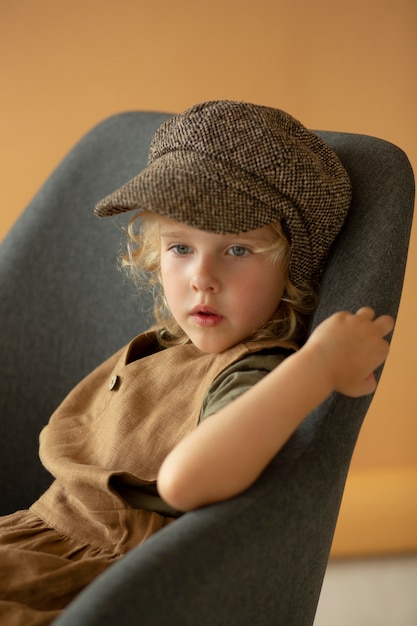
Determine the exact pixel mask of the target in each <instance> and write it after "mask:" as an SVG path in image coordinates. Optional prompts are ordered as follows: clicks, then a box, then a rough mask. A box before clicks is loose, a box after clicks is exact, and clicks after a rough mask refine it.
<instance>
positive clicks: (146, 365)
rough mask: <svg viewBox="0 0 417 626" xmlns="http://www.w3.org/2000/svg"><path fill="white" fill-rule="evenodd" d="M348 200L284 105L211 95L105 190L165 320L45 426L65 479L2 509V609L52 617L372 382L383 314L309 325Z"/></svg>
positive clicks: (384, 327) (56, 471)
mask: <svg viewBox="0 0 417 626" xmlns="http://www.w3.org/2000/svg"><path fill="white" fill-rule="evenodd" d="M349 203H350V183H349V179H348V176H347V173H346V172H345V170H344V168H343V166H342V165H341V163H340V161H339V160H338V158H337V156H336V155H335V154H334V153H333V152H332V150H331V149H330V148H329V147H328V146H327V144H325V143H324V142H323V141H322V140H321V139H320V138H318V137H317V136H315V135H314V134H313V133H311V132H309V131H308V130H307V129H306V128H305V127H304V126H302V125H301V124H300V123H299V122H297V121H296V120H294V119H293V118H292V117H290V116H289V115H287V114H286V113H284V112H282V111H279V110H276V109H272V108H268V107H262V106H257V105H252V104H247V103H239V102H229V101H216V102H207V103H203V104H201V105H196V106H194V107H192V108H191V109H189V110H187V111H186V112H185V113H183V114H181V115H177V116H174V117H173V118H172V119H170V120H169V121H168V122H167V123H165V124H163V125H162V126H161V127H160V129H159V130H158V131H157V132H156V134H155V136H154V139H153V141H152V144H151V148H150V153H149V162H148V166H147V167H146V169H145V170H144V171H142V172H141V173H139V174H138V175H137V176H136V177H135V178H133V179H132V180H131V181H129V182H128V183H126V184H125V185H124V186H123V187H122V188H121V189H119V190H117V191H115V192H114V193H112V194H111V195H110V196H108V197H106V198H104V199H103V200H102V201H101V202H100V203H99V204H98V205H97V207H96V213H97V215H99V216H108V215H113V214H116V213H120V212H123V211H131V210H135V211H136V214H135V215H134V218H133V220H132V221H131V223H130V225H129V238H130V244H129V250H128V253H127V255H126V257H125V258H124V264H125V265H126V266H127V267H128V268H129V269H130V270H131V271H132V272H133V274H134V275H135V276H136V277H137V278H138V279H139V281H140V282H143V281H144V280H145V281H147V282H148V283H149V284H150V285H151V287H152V289H153V290H154V293H155V318H156V325H155V326H154V327H153V328H152V329H151V330H150V331H148V332H146V333H144V334H143V335H141V336H139V337H137V338H136V339H134V340H133V341H132V342H131V343H130V344H129V345H128V346H127V347H125V348H123V349H122V350H120V351H119V352H118V353H117V354H115V355H114V356H113V357H111V358H110V359H108V360H107V361H106V362H105V363H103V364H102V365H100V366H99V367H98V368H97V369H96V370H95V371H94V372H93V373H91V374H90V375H89V376H88V377H87V378H85V379H84V380H83V381H81V382H80V383H79V385H78V386H77V387H75V389H74V390H73V391H72V392H71V393H70V394H69V395H68V397H67V398H66V399H65V400H64V401H63V403H62V404H61V406H60V407H58V409H57V410H56V412H55V413H54V414H53V415H52V417H51V420H50V422H49V424H48V425H47V426H46V427H45V429H44V430H43V431H42V433H41V440H40V456H41V460H42V462H43V463H44V465H45V467H46V468H47V469H48V470H49V471H50V472H51V473H52V475H53V476H54V478H55V480H54V482H53V483H52V485H51V487H50V488H49V489H48V490H47V491H46V493H44V494H43V495H42V496H41V498H40V499H39V500H38V501H37V502H35V503H34V504H33V505H32V507H31V508H30V510H28V511H19V512H17V513H15V514H13V515H9V516H6V517H4V518H2V519H1V520H0V579H1V580H2V583H1V589H0V623H1V624H7V625H8V626H9V625H26V624H28V623H30V624H39V625H40V624H42V625H44V624H49V623H50V622H51V621H52V620H53V619H54V618H55V617H56V616H57V615H58V614H59V612H60V611H62V610H63V609H64V608H65V607H66V606H67V604H68V603H69V602H70V601H71V600H72V599H73V598H74V597H75V596H76V595H77V594H78V593H79V592H80V591H81V590H82V589H83V588H84V587H85V586H86V585H87V584H88V583H89V582H91V581H92V580H93V579H94V578H95V577H96V576H98V575H99V574H100V573H101V572H102V571H103V570H104V569H105V568H106V567H108V566H109V565H110V564H111V563H112V562H114V561H115V560H116V559H118V558H120V557H121V556H123V555H124V554H125V553H126V552H127V551H129V550H130V549H132V548H133V547H135V546H137V545H138V544H140V543H141V542H143V541H144V540H145V539H146V538H147V537H149V536H150V535H151V534H153V533H154V532H156V531H157V530H159V529H160V528H162V527H163V526H165V525H166V524H168V523H170V522H172V520H173V519H175V518H176V517H178V515H180V514H181V513H182V512H185V511H189V510H192V509H195V508H197V507H201V506H205V505H208V504H210V503H212V502H218V501H221V500H224V499H227V498H230V497H232V496H234V495H236V494H238V493H240V492H241V491H243V490H244V489H246V488H247V487H248V486H250V485H251V484H252V483H253V482H254V481H255V480H256V479H257V477H258V476H259V475H260V473H261V472H262V471H263V470H264V468H265V467H266V465H267V464H268V463H269V461H270V460H271V459H272V458H273V457H274V455H276V454H277V453H278V452H279V450H280V448H281V447H282V446H283V445H284V443H285V442H286V441H287V439H288V438H289V437H290V436H291V434H292V433H293V432H294V431H295V430H296V428H297V427H298V425H299V424H300V423H301V422H302V420H303V419H304V418H305V417H306V416H307V415H308V414H309V413H310V412H311V411H312V410H313V409H314V408H315V407H316V406H317V405H319V404H320V403H321V402H322V401H324V400H325V399H326V398H327V396H328V395H329V394H330V393H332V392H333V391H337V392H340V393H343V394H347V395H349V396H360V395H363V394H367V393H371V392H372V391H373V390H374V389H375V379H374V376H373V370H374V369H375V368H376V367H377V366H379V365H380V364H381V363H382V362H383V361H384V360H385V358H386V356H387V352H388V345H387V342H386V341H385V339H384V336H385V335H386V334H387V333H388V332H390V331H391V330H392V327H393V320H392V319H391V318H390V317H389V316H381V317H378V318H376V319H375V315H374V312H373V311H372V310H371V309H369V308H363V309H360V310H359V311H358V312H357V313H356V314H350V313H346V312H340V313H337V314H335V315H333V316H332V317H330V318H329V319H328V320H326V321H325V322H323V323H322V324H321V325H320V326H319V327H318V328H317V329H316V330H315V331H314V332H313V334H312V335H311V336H310V338H309V339H308V340H307V341H305V338H306V327H307V323H308V316H309V314H311V312H312V310H313V308H314V305H315V302H316V293H317V287H318V284H319V280H320V276H321V273H322V270H323V266H324V263H325V260H326V258H327V255H328V252H329V249H330V247H331V245H332V243H333V241H334V239H335V237H336V235H337V234H338V232H339V231H340V228H341V227H342V224H343V221H344V219H345V216H346V213H347V210H348V207H349ZM197 426H198V428H197Z"/></svg>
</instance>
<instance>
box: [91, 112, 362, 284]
mask: <svg viewBox="0 0 417 626" xmlns="http://www.w3.org/2000/svg"><path fill="white" fill-rule="evenodd" d="M350 199H351V186H350V181H349V176H348V174H347V172H346V170H345V168H344V167H343V165H342V164H341V162H340V160H339V158H338V157H337V155H336V154H335V153H334V151H333V150H332V149H331V148H330V147H329V146H328V144H326V142H325V141H323V140H322V139H321V138H320V137H318V136H317V135H315V134H314V133H312V132H311V131H309V130H307V128H305V126H303V125H302V124H301V123H300V122H298V121H297V120H295V119H294V118H293V117H292V116H290V115H288V113H285V112H284V111H281V110H279V109H274V108H271V107H265V106H260V105H255V104H250V103H246V102H232V101H228V100H219V101H211V102H205V103H202V104H198V105H195V106H193V107H191V108H190V109H188V110H187V111H185V112H184V113H181V114H179V115H176V116H174V117H172V118H171V119H170V120H168V121H167V122H165V123H164V124H162V126H161V127H160V128H159V129H158V130H157V132H156V133H155V135H154V137H153V139H152V142H151V146H150V150H149V158H148V166H147V167H146V169H144V170H143V171H142V172H140V173H139V174H138V175H137V176H135V177H134V178H133V179H132V180H130V181H129V182H128V183H126V184H125V185H123V186H122V187H121V188H120V189H118V190H116V191H115V192H114V193H112V194H111V195H109V196H107V197H106V198H104V199H103V200H101V201H100V202H99V203H98V204H97V206H96V209H95V212H96V214H97V215H99V216H101V217H104V216H108V215H114V214H115V213H119V212H121V211H129V210H132V209H140V210H148V211H154V212H156V213H159V214H161V215H164V216H166V217H169V218H171V219H174V220H177V221H180V222H185V223H186V224H189V225H190V226H194V227H196V228H200V229H203V230H208V231H213V232H216V233H221V234H224V233H239V232H244V231H249V230H254V229H256V228H261V227H262V226H266V225H267V224H271V223H273V222H276V221H281V222H282V223H283V224H284V227H285V229H286V231H287V232H288V233H289V238H290V242H291V249H292V254H291V261H290V266H289V276H290V279H291V281H292V282H293V283H294V284H295V285H297V286H300V285H304V284H311V283H313V284H315V283H317V282H318V281H319V279H320V276H321V273H322V271H323V267H324V263H325V260H326V257H327V255H328V253H329V249H330V247H331V244H332V243H333V241H334V239H335V237H336V235H337V234H338V232H339V231H340V228H341V226H342V224H343V222H344V220H345V217H346V214H347V211H348V208H349V204H350Z"/></svg>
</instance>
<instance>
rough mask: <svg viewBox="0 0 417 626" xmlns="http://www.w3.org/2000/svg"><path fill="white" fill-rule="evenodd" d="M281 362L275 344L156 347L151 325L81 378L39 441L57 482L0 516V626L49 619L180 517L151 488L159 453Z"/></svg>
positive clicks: (40, 622)
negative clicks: (213, 349) (209, 350)
mask: <svg viewBox="0 0 417 626" xmlns="http://www.w3.org/2000/svg"><path fill="white" fill-rule="evenodd" d="M284 357H285V351H283V350H282V349H280V348H279V341H278V340H264V341H260V342H250V343H242V344H238V345H236V346H234V347H232V348H230V349H229V350H227V351H225V352H223V353H221V354H206V353H203V352H200V351H199V350H198V349H197V348H196V347H195V346H193V345H192V344H191V343H190V344H186V345H183V346H174V347H171V348H169V349H162V348H161V347H160V346H159V344H158V342H157V339H156V336H155V334H154V333H152V332H149V333H145V334H143V335H140V336H139V337H137V338H136V339H134V340H133V341H132V342H131V343H130V344H129V345H128V346H126V347H125V348H123V349H122V350H120V351H119V352H118V353H116V354H115V355H114V356H112V357H111V358H109V359H108V360H107V361H105V362H104V363H103V364H102V365H100V366H99V367H98V368H97V369H96V370H94V371H93V372H92V373H91V374H90V375H89V376H87V377H86V378H85V379H84V380H83V381H81V382H80V383H79V384H78V385H77V386H76V387H75V388H74V389H73V391H72V392H71V393H70V394H69V395H68V396H67V398H66V399H65V400H64V401H63V402H62V404H61V405H60V406H59V407H58V409H57V410H56V411H55V413H54V414H53V415H52V417H51V419H50V421H49V423H48V425H47V426H46V427H45V428H44V429H43V431H42V433H41V436H40V458H41V460H42V462H43V464H44V465H45V467H46V468H47V469H48V470H49V471H50V472H51V474H52V475H53V477H54V481H53V483H52V485H51V486H50V488H49V489H48V490H47V491H46V492H45V493H44V494H43V495H42V496H41V497H40V498H39V500H38V501H37V502H35V503H34V504H33V505H32V506H31V507H30V509H29V510H27V511H18V512H16V513H14V514H11V515H8V516H5V517H3V518H0V624H2V625H3V624H4V625H7V626H32V625H33V626H40V625H43V626H44V625H46V624H50V623H51V621H52V620H53V619H54V618H55V617H57V616H58V615H59V613H60V612H61V611H62V610H63V609H64V608H65V607H66V606H67V605H68V603H69V602H70V601H71V600H72V599H73V598H75V596H76V595H77V594H78V593H79V592H80V591H81V590H82V589H83V588H84V587H85V586H86V585H88V584H89V583H90V582H91V581H92V580H93V579H94V578H96V577H97V576H98V575H99V574H100V573H102V572H103V571H104V570H105V569H106V568H107V567H108V566H109V565H111V564H112V563H113V562H114V561H115V560H117V559H119V558H121V557H122V556H123V555H124V554H126V552H128V551H129V550H131V549H132V548H133V547H135V546H138V545H139V544H140V543H142V542H143V541H145V540H146V538H148V537H149V536H150V535H152V534H154V533H155V532H157V531H158V530H160V529H161V528H163V527H164V526H166V525H167V524H169V523H171V522H172V521H173V520H174V519H175V517H177V516H178V515H179V512H176V511H174V510H173V509H171V508H170V507H169V506H168V505H166V504H165V503H164V502H163V501H162V500H161V498H160V497H159V496H158V493H157V490H156V479H157V474H158V470H159V467H160V465H161V463H162V461H163V459H164V458H165V456H166V455H167V454H168V452H169V451H170V450H171V449H172V448H173V447H174V446H175V445H176V444H177V443H178V442H179V441H180V440H181V439H182V438H183V437H184V436H185V435H186V434H187V433H188V432H190V431H191V430H193V429H194V428H196V427H197V425H198V423H199V420H200V418H201V413H202V407H203V408H204V410H203V412H204V416H207V415H209V414H210V413H213V412H215V411H216V410H218V408H220V407H221V406H222V404H225V403H227V402H229V401H230V400H231V399H232V398H233V397H235V396H237V395H239V394H240V393H242V392H243V391H245V390H246V389H247V388H248V387H250V386H252V385H253V384H254V382H256V380H259V379H260V378H262V377H263V376H264V375H265V374H266V373H267V372H268V371H270V370H271V369H273V367H275V366H276V365H277V364H278V363H279V362H280V361H281V360H282V359H283V358H284ZM254 359H255V361H254ZM254 363H255V365H254ZM210 388H212V390H214V391H212V393H211V396H212V401H208V398H210V393H208V391H209V390H210Z"/></svg>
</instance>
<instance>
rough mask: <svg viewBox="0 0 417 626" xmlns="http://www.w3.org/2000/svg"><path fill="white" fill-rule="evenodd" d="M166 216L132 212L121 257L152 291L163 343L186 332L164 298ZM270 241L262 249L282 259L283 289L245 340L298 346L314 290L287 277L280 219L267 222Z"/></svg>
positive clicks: (285, 245) (140, 283)
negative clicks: (266, 316) (271, 309)
mask: <svg viewBox="0 0 417 626" xmlns="http://www.w3.org/2000/svg"><path fill="white" fill-rule="evenodd" d="M163 219H165V218H163V217H161V216H160V215H158V214H157V213H153V212H151V211H142V212H140V213H137V214H136V215H134V216H133V218H132V219H131V220H130V222H129V225H128V227H127V252H126V254H125V255H124V256H122V258H121V263H122V267H124V268H126V269H127V270H128V272H129V274H130V276H131V277H132V278H133V280H134V282H135V284H136V285H137V287H138V288H140V289H143V288H146V289H150V290H151V291H152V293H153V301H154V316H155V320H156V328H155V330H156V331H157V336H158V340H159V342H160V344H161V345H162V346H164V347H169V346H171V345H176V344H177V345H178V344H185V343H187V342H188V341H189V339H188V337H187V335H186V334H185V333H184V331H183V330H182V328H181V327H180V326H179V325H178V324H177V322H176V320H175V319H174V317H173V315H172V313H171V311H170V309H169V307H168V303H167V301H166V299H165V295H164V291H163V287H162V279H161V271H160V225H161V222H162V220H163ZM269 228H270V229H271V232H272V233H273V243H272V244H271V245H270V246H269V247H268V248H267V249H266V250H263V252H268V253H269V260H270V262H271V263H278V262H280V263H282V266H283V272H284V280H285V289H284V295H283V297H282V299H281V301H280V304H279V307H278V309H277V310H276V312H275V314H274V315H273V317H272V318H271V319H270V320H269V321H268V322H267V323H266V324H265V325H264V326H263V327H262V328H259V329H258V330H256V331H255V332H254V333H253V334H252V335H251V336H250V337H248V339H247V341H258V340H260V339H268V338H274V337H275V338H277V339H280V340H281V344H282V346H283V347H285V348H292V349H297V348H298V347H299V346H300V345H301V344H302V343H303V341H304V339H305V335H306V331H307V326H308V320H309V317H310V315H311V314H312V313H313V311H314V309H315V308H316V306H317V293H316V290H315V289H314V288H313V287H312V286H310V285H305V286H303V287H296V286H294V285H293V284H292V283H291V281H290V279H289V277H288V266H289V261H290V254H291V247H290V244H289V241H288V238H287V236H286V235H285V232H284V230H283V228H282V225H281V223H280V222H274V223H273V224H270V225H269Z"/></svg>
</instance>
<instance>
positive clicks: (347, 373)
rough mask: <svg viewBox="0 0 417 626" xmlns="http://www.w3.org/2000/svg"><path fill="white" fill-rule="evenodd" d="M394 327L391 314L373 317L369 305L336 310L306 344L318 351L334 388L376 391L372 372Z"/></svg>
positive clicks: (359, 393)
mask: <svg viewBox="0 0 417 626" xmlns="http://www.w3.org/2000/svg"><path fill="white" fill-rule="evenodd" d="M393 327H394V320H393V319H392V317H390V316H389V315H382V316H380V317H378V318H376V319H375V313H374V311H373V310H372V309H371V308H369V307H364V308H362V309H359V311H358V312H357V313H356V314H352V313H347V312H340V313H335V314H334V315H332V316H331V317H329V318H328V319H327V320H325V321H324V322H322V323H321V324H320V325H319V326H318V327H317V328H316V330H315V331H314V332H313V333H312V335H311V337H310V338H309V340H308V341H307V343H306V345H305V347H306V348H307V349H313V350H315V351H316V353H317V351H318V356H319V358H320V360H321V362H322V364H323V366H324V368H325V372H326V373H327V374H328V376H329V377H330V380H331V384H332V388H333V389H334V391H338V392H340V393H343V394H345V395H347V396H351V397H359V396H362V395H366V394H368V393H372V392H373V391H374V390H375V387H376V380H375V376H374V374H373V372H374V370H375V369H376V368H377V367H378V366H379V365H381V364H382V363H383V362H384V361H385V359H386V357H387V355H388V351H389V345H388V342H387V341H386V340H385V339H384V337H385V335H387V334H388V333H389V332H390V331H391V330H392V329H393Z"/></svg>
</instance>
